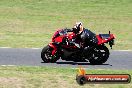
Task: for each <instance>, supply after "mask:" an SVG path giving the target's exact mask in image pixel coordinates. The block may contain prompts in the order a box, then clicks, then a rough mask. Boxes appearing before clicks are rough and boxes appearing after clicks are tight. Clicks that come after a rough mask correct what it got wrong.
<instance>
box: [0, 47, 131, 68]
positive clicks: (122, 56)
mask: <svg viewBox="0 0 132 88" xmlns="http://www.w3.org/2000/svg"><path fill="white" fill-rule="evenodd" d="M40 54H41V49H29V48H0V65H1V66H5V65H9V66H10V65H16V66H52V67H70V68H78V67H79V66H80V65H81V66H82V67H84V68H88V69H119V70H121V69H126V70H132V51H112V50H111V51H110V57H109V59H108V61H107V62H106V63H104V64H102V65H90V64H89V62H72V61H64V60H58V61H57V62H56V63H44V62H43V61H42V60H41V57H40Z"/></svg>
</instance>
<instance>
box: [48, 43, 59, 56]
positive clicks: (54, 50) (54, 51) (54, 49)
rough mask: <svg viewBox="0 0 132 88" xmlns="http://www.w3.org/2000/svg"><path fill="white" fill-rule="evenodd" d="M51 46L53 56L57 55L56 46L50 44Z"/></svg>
mask: <svg viewBox="0 0 132 88" xmlns="http://www.w3.org/2000/svg"><path fill="white" fill-rule="evenodd" d="M49 46H50V47H51V48H53V50H52V55H55V53H56V51H57V48H56V46H55V45H53V43H49Z"/></svg>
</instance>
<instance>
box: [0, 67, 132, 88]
mask: <svg viewBox="0 0 132 88" xmlns="http://www.w3.org/2000/svg"><path fill="white" fill-rule="evenodd" d="M77 73H78V69H69V68H54V67H27V66H20V67H19V66H18V67H16V66H13V67H8V66H6V67H2V66H0V87H2V88H53V87H54V88H80V87H81V88H106V87H107V88H131V87H132V83H129V84H85V85H84V86H80V85H79V84H77V82H76V80H75V78H76V74H77ZM86 73H87V74H108V73H109V74H130V75H131V76H132V70H94V69H87V70H86Z"/></svg>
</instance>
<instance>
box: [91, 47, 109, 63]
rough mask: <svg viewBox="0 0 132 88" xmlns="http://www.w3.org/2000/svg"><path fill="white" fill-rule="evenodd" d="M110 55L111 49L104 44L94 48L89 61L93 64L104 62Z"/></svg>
mask: <svg viewBox="0 0 132 88" xmlns="http://www.w3.org/2000/svg"><path fill="white" fill-rule="evenodd" d="M109 55H110V53H109V49H108V48H107V47H106V46H104V45H102V46H98V47H96V48H95V49H94V51H93V54H92V56H91V58H90V59H89V62H90V64H93V65H100V64H103V63H105V62H106V61H107V59H108V58H109Z"/></svg>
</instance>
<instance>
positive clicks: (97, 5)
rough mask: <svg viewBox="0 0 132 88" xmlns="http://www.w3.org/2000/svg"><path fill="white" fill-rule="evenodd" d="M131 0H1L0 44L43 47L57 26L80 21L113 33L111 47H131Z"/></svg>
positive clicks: (63, 26)
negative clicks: (114, 36)
mask: <svg viewBox="0 0 132 88" xmlns="http://www.w3.org/2000/svg"><path fill="white" fill-rule="evenodd" d="M131 19H132V0H1V1H0V47H15V48H17V47H39V48H41V47H43V46H44V45H47V44H48V43H49V42H50V41H51V37H52V35H53V33H54V32H55V30H57V29H58V28H65V27H68V28H71V27H72V26H73V24H74V23H75V22H76V21H82V22H83V23H84V27H85V28H89V29H90V30H92V31H93V32H95V33H108V31H109V30H110V31H111V32H112V33H114V34H115V35H116V45H115V46H114V49H132V47H131V46H132V38H131V35H132V31H131V30H132V29H131V28H132V20H131Z"/></svg>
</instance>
